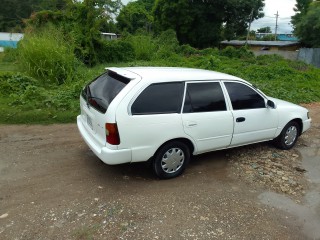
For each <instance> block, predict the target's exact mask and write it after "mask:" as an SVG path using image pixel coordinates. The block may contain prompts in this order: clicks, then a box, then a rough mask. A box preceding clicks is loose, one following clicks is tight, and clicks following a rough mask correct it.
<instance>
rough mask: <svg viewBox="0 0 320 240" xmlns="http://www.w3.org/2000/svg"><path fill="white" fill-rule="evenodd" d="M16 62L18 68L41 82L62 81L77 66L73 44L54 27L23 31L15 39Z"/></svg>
mask: <svg viewBox="0 0 320 240" xmlns="http://www.w3.org/2000/svg"><path fill="white" fill-rule="evenodd" d="M18 52H19V58H20V59H19V62H20V66H21V68H22V71H25V72H26V73H27V74H28V75H30V76H32V77H35V78H37V79H39V80H41V81H43V83H47V82H49V83H56V84H62V83H64V82H68V81H71V80H72V79H73V78H74V76H75V74H76V69H77V67H78V66H79V64H80V63H79V61H78V60H77V59H76V57H75V55H74V46H73V44H72V41H71V40H70V39H65V38H64V36H63V34H62V33H61V32H60V31H59V30H58V29H56V28H54V27H50V28H46V29H44V30H42V31H40V32H38V33H33V34H26V36H25V37H24V39H23V40H22V41H21V42H20V43H19V46H18Z"/></svg>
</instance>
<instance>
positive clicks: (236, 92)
mask: <svg viewBox="0 0 320 240" xmlns="http://www.w3.org/2000/svg"><path fill="white" fill-rule="evenodd" d="M225 86H226V88H227V90H228V93H229V96H230V99H231V103H232V107H233V109H234V110H241V109H254V108H265V107H266V106H265V102H264V99H263V97H261V95H260V94H258V93H257V92H256V91H254V90H253V89H252V88H250V87H248V86H246V85H244V84H242V83H235V82H225Z"/></svg>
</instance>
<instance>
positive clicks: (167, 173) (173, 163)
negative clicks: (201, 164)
mask: <svg viewBox="0 0 320 240" xmlns="http://www.w3.org/2000/svg"><path fill="white" fill-rule="evenodd" d="M189 160H190V150H189V148H188V146H187V145H186V144H184V143H182V142H178V141H173V142H169V143H167V144H165V145H164V146H162V147H161V148H160V149H159V150H158V151H157V152H156V154H155V156H154V159H153V165H152V166H153V171H154V173H155V174H156V175H157V176H158V177H159V178H161V179H169V178H174V177H177V176H179V175H180V174H181V173H182V172H183V171H184V169H185V168H186V165H187V164H188V162H189Z"/></svg>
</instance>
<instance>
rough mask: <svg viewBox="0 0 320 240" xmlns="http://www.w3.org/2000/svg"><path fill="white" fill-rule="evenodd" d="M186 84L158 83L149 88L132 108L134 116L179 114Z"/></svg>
mask: <svg viewBox="0 0 320 240" xmlns="http://www.w3.org/2000/svg"><path fill="white" fill-rule="evenodd" d="M183 88H184V83H182V82H173V83H157V84H152V85H150V86H148V87H147V88H146V89H145V90H143V92H142V93H141V94H140V95H139V96H138V97H137V99H136V100H135V101H134V103H133V104H132V107H131V113H132V114H133V115H142V114H165V113H179V112H180V111H181V105H182V96H183Z"/></svg>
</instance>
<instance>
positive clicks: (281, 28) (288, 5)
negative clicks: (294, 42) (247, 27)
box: [251, 0, 296, 33]
mask: <svg viewBox="0 0 320 240" xmlns="http://www.w3.org/2000/svg"><path fill="white" fill-rule="evenodd" d="M264 3H265V7H264V15H265V17H264V18H261V19H258V20H255V21H254V22H253V23H252V24H251V30H257V29H258V28H261V27H271V31H272V32H273V33H274V30H275V26H276V16H275V14H277V11H278V13H279V18H278V33H291V31H292V26H291V24H290V21H291V16H292V15H294V14H295V12H294V11H293V8H294V5H295V4H296V0H265V2H264Z"/></svg>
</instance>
